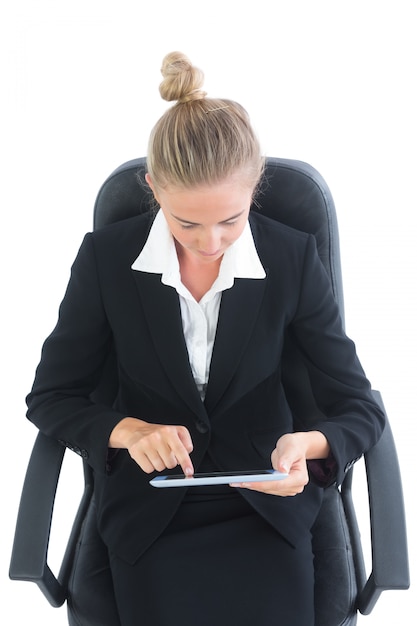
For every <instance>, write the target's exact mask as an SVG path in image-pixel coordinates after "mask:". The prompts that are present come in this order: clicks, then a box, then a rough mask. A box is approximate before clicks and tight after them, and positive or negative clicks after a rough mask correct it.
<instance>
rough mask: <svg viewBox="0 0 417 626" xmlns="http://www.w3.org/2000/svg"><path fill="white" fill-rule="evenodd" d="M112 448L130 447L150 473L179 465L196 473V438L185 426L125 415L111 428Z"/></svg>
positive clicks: (132, 455) (142, 466) (134, 455)
mask: <svg viewBox="0 0 417 626" xmlns="http://www.w3.org/2000/svg"><path fill="white" fill-rule="evenodd" d="M109 448H125V449H127V450H128V452H129V454H130V456H131V457H132V459H133V460H134V461H136V463H137V464H138V465H139V466H140V467H141V468H142V469H143V471H144V472H146V473H147V474H150V473H151V472H153V471H157V472H162V471H163V470H164V469H173V468H174V467H176V466H177V465H180V467H181V469H182V471H183V473H184V474H186V475H187V476H192V475H193V474H194V467H193V464H192V462H191V459H190V453H191V452H192V450H193V442H192V440H191V435H190V433H189V431H188V429H187V428H186V427H185V426H170V425H166V424H151V423H149V422H144V421H143V420H140V419H137V418H134V417H125V418H124V419H122V420H121V421H120V422H119V423H118V424H117V425H116V426H115V427H114V429H113V431H112V432H111V435H110V439H109Z"/></svg>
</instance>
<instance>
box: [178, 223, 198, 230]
mask: <svg viewBox="0 0 417 626" xmlns="http://www.w3.org/2000/svg"><path fill="white" fill-rule="evenodd" d="M192 228H195V224H181V229H182V230H191V229H192Z"/></svg>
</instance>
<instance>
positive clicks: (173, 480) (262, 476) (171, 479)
mask: <svg viewBox="0 0 417 626" xmlns="http://www.w3.org/2000/svg"><path fill="white" fill-rule="evenodd" d="M287 476H288V474H284V473H282V472H277V471H276V470H272V469H271V470H252V471H241V472H214V473H210V474H194V476H184V474H168V475H160V476H156V477H155V478H153V479H152V480H150V481H149V483H150V484H151V485H152V486H153V487H199V486H201V485H229V484H230V483H255V482H256V483H258V482H261V481H265V480H282V479H283V478H286V477H287Z"/></svg>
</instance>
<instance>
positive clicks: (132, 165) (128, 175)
mask: <svg viewBox="0 0 417 626" xmlns="http://www.w3.org/2000/svg"><path fill="white" fill-rule="evenodd" d="M145 172H146V159H145V158H138V159H133V160H131V161H127V162H126V163H123V164H122V165H120V166H119V167H118V168H117V169H115V170H114V171H113V172H112V173H111V174H110V175H109V176H108V177H107V179H106V180H105V181H104V183H103V185H102V186H101V188H100V190H99V192H98V194H97V198H96V202H95V206H94V218H93V220H94V228H95V229H96V228H101V227H103V226H106V225H108V224H111V223H112V222H117V221H119V220H122V219H127V218H129V217H133V216H135V215H137V214H139V213H144V212H146V211H149V210H151V206H152V195H151V191H150V188H149V187H148V185H147V184H146V182H145ZM251 210H252V211H258V212H260V213H262V214H263V215H266V216H268V217H270V218H272V219H274V220H277V221H279V222H282V223H284V224H286V225H287V226H291V227H292V228H296V229H297V230H302V231H304V232H308V233H310V234H312V235H314V236H315V238H316V242H317V249H318V252H319V256H320V258H321V261H322V263H323V265H324V267H325V268H326V270H327V273H328V275H329V277H330V281H331V285H332V289H333V294H334V297H335V299H336V302H337V303H338V306H339V311H340V315H341V317H342V320H343V321H344V302H343V286H342V273H341V261H340V249H339V233H338V226H337V218H336V211H335V205H334V201H333V197H332V194H331V192H330V189H329V187H328V185H327V183H326V182H325V180H324V179H323V177H322V176H321V174H320V173H319V172H318V171H317V170H316V169H314V168H313V167H312V166H311V165H309V164H307V163H304V162H303V161H296V160H292V159H279V158H274V157H268V158H267V159H266V167H265V174H264V176H263V179H262V181H261V184H260V188H259V192H258V194H257V196H256V198H255V200H254V203H253V205H252V207H251ZM283 359H284V362H285V367H284V368H283V371H284V376H283V383H284V386H285V390H286V395H287V399H288V402H289V404H290V405H291V408H292V411H293V415H294V420H295V426H296V428H298V429H305V428H308V427H311V426H313V425H314V422H315V421H316V420H318V419H319V418H320V417H321V413H320V411H319V410H318V408H317V406H316V403H315V401H314V398H313V394H312V390H311V385H310V380H309V377H308V374H307V370H306V367H305V365H304V362H303V359H302V357H301V354H300V352H299V350H298V348H297V347H296V346H295V345H294V342H293V340H292V338H291V336H289V335H288V336H287V337H286V342H285V347H284V356H283ZM110 379H111V377H110V376H109V377H108V381H110ZM102 389H103V391H104V390H106V393H107V394H108V393H109V382H106V383H105V384H104V385H102Z"/></svg>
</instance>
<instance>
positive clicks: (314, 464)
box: [307, 452, 338, 488]
mask: <svg viewBox="0 0 417 626" xmlns="http://www.w3.org/2000/svg"><path fill="white" fill-rule="evenodd" d="M307 467H308V472H309V475H310V478H311V480H312V481H313V482H314V483H315V484H316V485H318V486H319V487H322V488H326V487H330V485H333V484H334V483H335V482H336V478H337V471H338V466H337V461H336V459H335V457H334V456H333V454H332V452H330V454H329V456H328V457H327V459H311V460H308V461H307Z"/></svg>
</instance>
